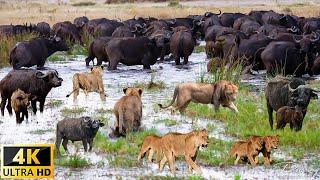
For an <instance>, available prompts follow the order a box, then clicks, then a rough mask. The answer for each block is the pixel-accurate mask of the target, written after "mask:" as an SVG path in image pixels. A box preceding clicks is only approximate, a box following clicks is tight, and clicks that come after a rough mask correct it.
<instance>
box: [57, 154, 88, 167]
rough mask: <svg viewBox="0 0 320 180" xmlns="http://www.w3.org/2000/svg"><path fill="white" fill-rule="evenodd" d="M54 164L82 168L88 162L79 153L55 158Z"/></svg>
mask: <svg viewBox="0 0 320 180" xmlns="http://www.w3.org/2000/svg"><path fill="white" fill-rule="evenodd" d="M54 164H55V165H58V166H64V167H70V168H84V167H88V166H90V163H89V162H88V161H87V160H86V159H84V158H82V157H80V156H79V155H73V156H70V157H59V158H56V159H55V160H54Z"/></svg>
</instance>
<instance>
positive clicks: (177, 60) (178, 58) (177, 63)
mask: <svg viewBox="0 0 320 180" xmlns="http://www.w3.org/2000/svg"><path fill="white" fill-rule="evenodd" d="M174 60H175V62H176V65H180V57H179V56H174Z"/></svg>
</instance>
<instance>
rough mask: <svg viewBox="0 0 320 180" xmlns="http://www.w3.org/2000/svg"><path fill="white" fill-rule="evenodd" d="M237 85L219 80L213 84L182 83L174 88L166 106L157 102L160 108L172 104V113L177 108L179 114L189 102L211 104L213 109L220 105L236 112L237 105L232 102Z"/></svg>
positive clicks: (235, 95) (234, 98) (236, 91)
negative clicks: (169, 101)
mask: <svg viewBox="0 0 320 180" xmlns="http://www.w3.org/2000/svg"><path fill="white" fill-rule="evenodd" d="M237 93H238V87H237V86H236V85H234V84H233V83H232V82H229V81H225V80H221V81H217V82H215V83H213V84H205V83H182V84H179V85H177V86H176V88H175V89H174V94H173V99H172V101H171V103H170V104H169V105H168V106H163V105H162V104H158V105H159V107H160V108H162V109H164V108H168V107H170V106H172V105H173V103H174V102H175V101H176V104H175V105H173V108H172V113H174V112H175V111H176V110H179V111H180V113H181V114H183V113H184V112H185V109H186V108H187V107H188V104H189V103H190V102H194V103H201V104H210V103H211V104H213V105H214V108H215V110H218V109H219V107H220V105H222V106H223V107H228V108H229V109H231V110H232V111H234V112H238V109H237V107H236V106H235V105H234V104H233V102H234V101H235V100H236V97H237Z"/></svg>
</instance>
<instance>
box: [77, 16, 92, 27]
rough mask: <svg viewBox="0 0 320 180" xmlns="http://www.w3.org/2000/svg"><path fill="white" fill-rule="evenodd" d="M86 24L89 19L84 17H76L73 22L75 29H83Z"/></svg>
mask: <svg viewBox="0 0 320 180" xmlns="http://www.w3.org/2000/svg"><path fill="white" fill-rule="evenodd" d="M88 22H89V19H88V18H87V17H86V16H82V17H77V18H75V19H74V20H73V24H75V25H76V27H77V28H79V27H83V26H84V25H85V24H87V23H88Z"/></svg>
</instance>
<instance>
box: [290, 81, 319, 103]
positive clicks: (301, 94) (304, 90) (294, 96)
mask: <svg viewBox="0 0 320 180" xmlns="http://www.w3.org/2000/svg"><path fill="white" fill-rule="evenodd" d="M288 88H289V101H288V106H291V107H294V106H299V107H303V108H307V106H308V105H309V102H310V99H311V98H312V99H317V98H318V95H317V94H316V92H319V91H316V90H313V89H311V88H309V87H307V86H306V85H300V86H298V87H297V88H295V89H293V88H291V87H290V84H288Z"/></svg>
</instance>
